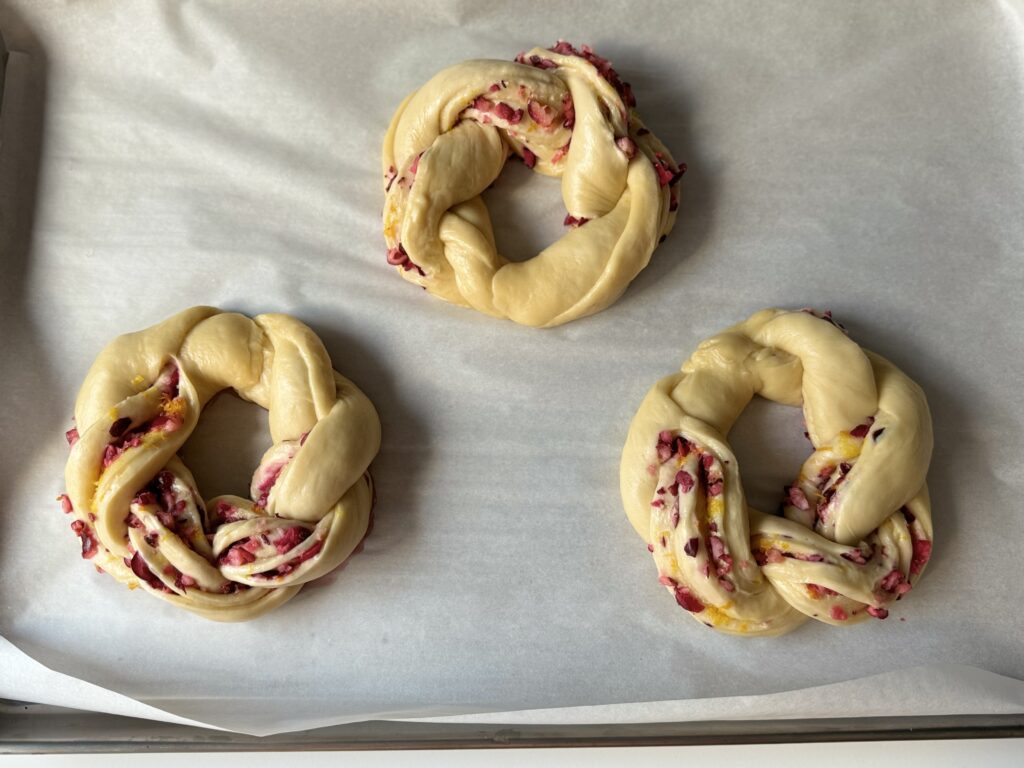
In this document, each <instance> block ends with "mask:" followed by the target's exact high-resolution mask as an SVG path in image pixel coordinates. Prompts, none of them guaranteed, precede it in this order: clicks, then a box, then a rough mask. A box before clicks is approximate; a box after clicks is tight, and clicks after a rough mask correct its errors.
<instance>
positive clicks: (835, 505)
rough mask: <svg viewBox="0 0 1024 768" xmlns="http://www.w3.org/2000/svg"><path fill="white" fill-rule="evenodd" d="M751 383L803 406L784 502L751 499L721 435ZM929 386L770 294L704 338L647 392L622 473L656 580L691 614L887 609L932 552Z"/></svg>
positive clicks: (786, 622) (778, 618) (846, 620)
mask: <svg viewBox="0 0 1024 768" xmlns="http://www.w3.org/2000/svg"><path fill="white" fill-rule="evenodd" d="M754 395H761V396H762V397H765V398H767V399H769V400H774V401H776V402H780V403H785V404H787V405H802V406H803V412H804V418H805V421H806V424H807V434H808V436H809V438H810V440H811V443H812V444H813V445H814V453H813V454H812V455H811V457H810V458H809V459H808V460H807V461H806V462H805V463H804V466H803V467H802V469H801V471H800V476H799V478H798V479H797V481H796V482H795V483H794V484H793V485H792V486H790V488H789V489H788V495H787V498H785V499H784V500H783V513H784V516H783V517H775V516H771V515H766V514H763V513H761V512H758V511H757V510H754V509H752V508H751V507H749V506H748V505H747V503H746V499H745V495H744V492H743V485H742V482H741V480H740V468H739V466H738V464H737V462H736V457H735V455H734V454H733V452H732V449H731V448H730V447H729V443H728V442H727V439H726V437H727V435H728V433H729V430H730V429H731V428H732V425H733V423H734V422H735V421H736V419H737V417H738V416H739V415H740V413H741V412H742V411H743V409H744V408H745V407H746V406H747V403H749V402H750V400H751V398H752V397H753V396H754ZM931 454H932V424H931V416H930V414H929V412H928V404H927V401H926V400H925V396H924V393H923V392H922V391H921V389H920V387H918V386H917V384H915V383H914V382H913V381H911V380H910V379H909V378H907V376H905V375H904V374H903V373H902V372H900V371H899V370H898V369H897V368H896V367H895V366H894V365H893V364H892V363H890V362H888V361H887V360H885V359H883V358H881V357H879V356H878V355H876V354H874V353H872V352H868V351H867V350H864V349H861V348H860V347H859V346H858V345H857V344H856V343H855V342H853V341H852V340H850V338H849V337H848V336H847V335H846V333H845V332H844V331H843V330H842V329H841V328H840V327H838V326H837V325H835V324H834V323H833V322H832V320H831V316H829V315H826V316H824V317H822V316H817V315H815V314H814V313H812V312H810V311H806V310H805V311H800V312H789V311H783V310H778V309H767V310H764V311H762V312H758V313H757V314H755V315H753V316H752V317H751V318H749V319H748V320H746V321H745V322H743V323H740V324H739V325H737V326H734V327H733V328H730V329H728V330H726V331H723V332H722V333H719V334H717V335H716V336H712V337H711V338H710V339H707V340H706V341H704V342H703V343H702V344H701V345H700V347H699V348H698V349H697V351H696V352H695V353H694V354H693V355H692V356H691V357H690V359H689V360H687V361H686V362H685V363H684V364H683V366H682V370H681V371H680V372H679V373H676V374H673V375H672V376H668V377H666V378H664V379H662V380H661V381H659V382H658V383H657V384H655V385H654V387H653V388H652V389H651V391H650V392H648V394H647V397H646V398H644V401H643V403H642V404H641V405H640V409H639V411H638V412H637V414H636V416H635V417H634V419H633V423H632V424H631V425H630V429H629V436H628V437H627V439H626V445H625V448H624V449H623V452H622V465H621V468H620V475H619V477H620V485H621V491H622V501H623V504H624V505H625V509H626V514H627V516H628V517H629V520H630V522H631V523H632V524H633V527H634V528H635V529H636V531H637V533H639V534H640V536H641V537H643V539H644V541H646V542H647V544H648V549H649V550H650V551H651V553H652V554H653V556H654V561H655V563H656V564H657V567H658V576H659V579H660V581H661V583H662V584H663V585H664V586H665V587H666V588H668V589H669V591H670V592H672V593H673V594H674V595H675V597H676V600H677V602H678V603H679V604H680V605H681V606H682V607H683V608H685V609H687V610H688V611H689V612H690V613H691V614H692V615H693V616H694V618H696V619H698V620H699V621H702V622H704V623H705V624H707V625H708V626H711V627H714V628H715V629H719V630H722V631H724V632H729V633H733V634H749V635H779V634H782V633H784V632H788V631H789V630H791V629H793V628H794V627H796V626H798V625H799V624H801V623H802V622H803V621H805V620H806V618H807V617H808V616H809V617H811V618H814V619H817V620H819V621H823V622H827V623H829V624H834V625H837V626H842V625H847V624H853V623H856V622H858V621H861V620H863V619H865V618H868V617H869V616H875V617H876V618H885V617H886V616H887V614H888V608H887V606H889V605H890V603H892V601H894V600H896V599H899V598H900V597H901V596H903V595H904V594H905V593H906V592H908V591H909V590H910V588H911V586H912V585H913V584H914V583H915V582H916V580H917V579H918V577H919V576H920V575H921V572H922V571H923V569H924V567H925V565H926V564H927V562H928V558H929V557H930V555H931V542H932V521H931V506H930V503H929V500H928V489H927V487H926V485H925V474H926V473H927V471H928V464H929V461H930V460H931Z"/></svg>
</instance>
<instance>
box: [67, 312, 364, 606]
mask: <svg viewBox="0 0 1024 768" xmlns="http://www.w3.org/2000/svg"><path fill="white" fill-rule="evenodd" d="M224 389H233V390H234V391H235V392H236V393H238V395H239V396H240V397H242V398H244V399H246V400H250V401H252V402H254V403H256V404H257V405H260V406H261V407H263V408H266V409H267V410H268V411H269V413H270V433H271V437H272V439H273V441H274V444H273V446H272V447H271V448H270V449H269V450H268V451H267V453H266V454H265V455H264V457H263V459H262V460H261V462H260V465H259V467H258V468H257V470H256V472H255V474H254V476H253V483H252V488H251V493H252V500H249V499H242V498H239V497H237V496H219V497H217V498H214V499H211V500H210V501H209V502H208V503H207V504H204V503H203V501H202V497H201V496H200V494H199V492H198V490H197V488H196V484H195V480H194V479H193V477H192V474H191V473H190V472H189V470H188V468H187V467H186V466H185V465H184V463H183V462H182V461H181V460H180V459H178V458H177V456H176V454H177V452H178V450H179V449H180V448H181V446H182V445H183V444H184V443H185V441H186V440H187V439H188V437H189V435H190V434H191V433H192V431H193V429H194V428H195V426H196V424H197V423H198V421H199V417H200V414H201V412H202V409H203V408H204V407H205V406H206V404H207V403H208V402H209V401H210V399H211V398H213V396H214V395H216V394H217V393H218V392H220V391H222V390H224ZM75 420H76V424H77V425H78V427H77V428H75V429H72V430H71V431H70V432H69V441H70V442H71V443H72V447H71V454H70V456H69V458H68V463H67V468H66V471H65V480H66V483H67V495H66V496H64V497H62V500H63V503H64V508H65V511H66V512H69V513H71V514H73V515H74V522H73V523H72V528H73V529H74V530H75V532H76V533H77V534H78V535H79V536H80V537H81V539H82V553H83V556H84V557H87V558H90V559H92V560H93V562H94V563H95V565H96V566H97V567H98V568H100V569H102V570H103V571H106V572H107V573H109V574H111V575H112V576H114V578H116V579H117V580H118V581H121V582H122V583H125V584H127V585H128V586H129V587H131V588H133V589H134V588H135V587H137V586H141V587H143V588H144V589H145V590H146V591H148V592H150V593H151V594H153V595H156V596H157V597H160V598H162V599H164V600H167V601H169V602H171V603H172V604H174V605H177V606H179V607H182V608H186V609H188V610H190V611H193V612H195V613H198V614H200V615H202V616H205V617H206V618H210V619H215V620H218V621H241V620H246V619H250V618H254V617H255V616H257V615H259V614H261V613H264V612H266V611H268V610H270V609H272V608H274V607H276V606H278V605H280V604H282V603H284V602H285V601H287V600H288V599H290V598H291V597H292V596H294V595H295V594H296V593H297V592H298V590H299V589H300V587H301V585H302V584H304V583H306V582H308V581H311V580H313V579H315V578H318V577H319V576H322V575H323V574H325V573H327V572H329V571H331V570H333V569H334V568H336V567H337V566H338V565H340V564H341V563H342V562H344V561H345V559H346V558H348V556H349V555H350V554H352V552H353V551H354V550H355V549H356V548H357V546H358V545H359V544H360V542H361V541H362V539H363V537H364V535H365V534H366V532H367V529H368V526H369V522H370V512H371V506H372V484H371V480H370V476H369V474H368V472H367V468H368V467H369V464H370V461H371V460H372V459H373V457H374V456H375V455H376V453H377V450H378V449H379V446H380V422H379V420H378V417H377V413H376V411H375V410H374V408H373V405H372V404H371V403H370V401H369V400H368V399H367V398H366V396H365V395H364V394H363V393H362V392H360V391H359V389H358V388H356V386H355V385H354V384H352V383H351V382H350V381H348V380H347V379H345V378H344V377H343V376H341V374H339V373H337V372H336V371H334V370H333V369H332V367H331V362H330V359H329V357H328V355H327V351H326V350H325V349H324V347H323V344H322V342H321V341H320V339H319V338H317V336H316V335H315V334H314V333H313V332H312V331H311V330H310V329H309V328H308V327H306V326H305V325H303V324H302V323H300V322H299V321H297V320H295V319H293V318H291V317H288V316H286V315H260V316H258V317H256V318H254V319H249V318H248V317H245V316H243V315H238V314H232V313H224V312H221V311H220V310H218V309H214V308H212V307H194V308H192V309H188V310H185V311H184V312H181V313H179V314H177V315H175V316H173V317H171V318H169V319H167V320H165V321H163V322H162V323H159V324H158V325H155V326H153V327H151V328H147V329H145V330H143V331H139V332H136V333H131V334H127V335H124V336H121V337H119V338H117V339H115V340H114V341H113V342H111V343H110V344H109V345H108V346H107V347H106V349H104V350H103V351H102V352H101V353H100V355H99V356H98V357H97V359H96V361H95V363H93V366H92V368H91V369H90V371H89V373H88V374H87V376H86V378H85V381H84V382H83V384H82V388H81V390H80V392H79V395H78V400H77V402H76V406H75ZM79 430H81V434H80V436H79Z"/></svg>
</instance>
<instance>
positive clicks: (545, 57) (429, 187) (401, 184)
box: [383, 41, 685, 327]
mask: <svg viewBox="0 0 1024 768" xmlns="http://www.w3.org/2000/svg"><path fill="white" fill-rule="evenodd" d="M635 107H636V100H635V99H634V97H633V92H632V90H631V89H630V87H629V84H628V83H624V82H622V81H621V80H620V79H619V76H618V74H617V73H616V72H615V70H614V69H612V67H611V64H610V62H609V61H608V60H607V59H603V58H601V57H600V56H597V55H595V54H594V52H593V51H592V50H591V49H590V48H589V47H587V46H583V47H582V49H581V50H576V49H575V48H573V46H571V45H570V44H569V43H566V42H564V41H559V42H558V44H556V45H555V46H554V47H553V48H552V49H551V50H545V49H543V48H535V49H533V50H532V51H530V52H529V53H521V54H519V56H518V57H517V59H516V61H514V62H503V61H494V60H477V61H467V62H464V63H462V64H457V65H455V66H453V67H449V68H448V69H445V70H443V71H441V72H440V73H438V74H437V75H435V76H434V77H433V78H432V79H431V80H430V81H429V82H427V84H426V85H424V86H423V87H422V88H420V89H419V90H418V91H416V92H414V93H413V94H411V95H410V96H409V97H408V98H406V99H405V101H403V102H402V104H401V105H400V106H399V107H398V110H397V111H396V112H395V115H394V117H393V118H392V120H391V126H390V127H389V128H388V132H387V136H386V137H385V139H384V150H383V171H384V187H385V192H386V200H385V203H384V238H385V240H386V241H387V246H388V263H390V264H393V265H395V266H396V267H397V268H398V271H399V274H401V275H402V277H404V278H405V279H406V280H409V281H410V282H413V283H416V284H417V285H420V286H422V287H423V288H425V289H426V290H427V291H429V292H430V293H432V294H434V295H435V296H438V297H440V298H442V299H445V300H446V301H450V302H452V303H453V304H458V305H460V306H464V307H472V308H473V309H476V310H479V311H480V312H483V313H485V314H488V315H492V316H494V317H507V318H510V319H512V320H514V321H515V322H517V323H522V324H523V325H531V326H538V327H549V326H555V325H561V324H562V323H567V322H569V321H570V320H575V319H577V318H579V317H586V316H587V315H591V314H594V313H595V312H600V311H601V310H602V309H605V308H606V307H608V306H610V305H611V304H613V303H614V302H615V300H616V299H618V298H619V296H621V295H622V292H623V291H625V290H626V287H627V286H628V285H629V283H630V282H631V281H632V280H633V278H635V277H636V276H637V275H638V274H639V273H640V271H641V270H642V269H643V268H644V267H646V266H647V263H648V261H650V258H651V254H652V253H653V252H654V249H655V248H656V247H657V245H658V243H659V242H660V241H661V240H662V239H664V237H665V236H666V235H667V234H668V232H669V231H670V230H671V229H672V225H673V224H674V222H675V216H676V214H675V211H676V208H677V207H678V198H677V194H678V189H677V186H676V185H677V183H678V181H679V178H680V177H681V176H682V174H683V171H684V170H685V166H680V165H677V164H676V162H675V160H673V159H672V155H671V154H670V153H669V151H668V150H667V149H666V148H665V146H664V145H663V144H662V143H661V142H660V141H658V139H656V138H655V137H654V135H653V134H652V133H651V132H650V131H649V130H647V128H645V127H644V124H643V123H642V122H641V121H640V118H639V117H638V116H637V113H636V109H635ZM510 152H511V153H514V154H516V155H518V156H519V157H521V158H522V159H523V162H524V163H526V165H527V166H528V167H529V168H532V169H534V170H535V171H537V172H538V173H542V174H544V175H545V176H554V177H558V178H561V180H562V198H563V199H564V201H565V207H566V208H567V209H568V211H569V215H568V216H567V217H566V219H565V224H566V225H567V226H571V227H572V229H571V230H570V231H569V232H568V233H566V234H565V235H564V236H563V237H562V238H561V239H559V240H558V241H556V242H555V243H554V244H552V245H551V246H550V247H548V248H546V249H544V250H543V251H542V252H541V253H539V254H538V255H537V256H535V257H534V258H532V259H530V260H529V261H526V262H522V263H509V262H508V261H506V260H505V259H504V258H502V257H501V256H500V255H499V254H498V252H497V248H496V245H495V242H494V233H493V231H492V229H491V221H490V217H489V215H488V213H487V207H486V206H485V205H484V203H483V201H482V200H481V198H480V194H481V193H482V192H483V191H484V190H485V189H487V187H489V186H490V185H491V183H492V182H493V181H494V180H495V179H496V178H497V177H498V174H500V173H501V169H502V167H503V166H504V165H505V161H506V159H507V158H508V156H509V154H510Z"/></svg>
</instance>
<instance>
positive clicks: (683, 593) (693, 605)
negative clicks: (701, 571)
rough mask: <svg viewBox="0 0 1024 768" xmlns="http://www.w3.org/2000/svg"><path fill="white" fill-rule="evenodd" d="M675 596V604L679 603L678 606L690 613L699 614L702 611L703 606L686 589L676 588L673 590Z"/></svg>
mask: <svg viewBox="0 0 1024 768" xmlns="http://www.w3.org/2000/svg"><path fill="white" fill-rule="evenodd" d="M675 594H676V602H677V603H679V606H680V607H681V608H685V609H686V610H688V611H690V613H700V612H701V611H703V610H704V604H703V603H702V602H701V601H700V600H698V599H697V597H696V596H695V595H693V594H692V593H691V592H690V590H688V589H687V588H686V587H683V586H677V587H676V588H675Z"/></svg>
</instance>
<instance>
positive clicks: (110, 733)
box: [0, 700, 1024, 754]
mask: <svg viewBox="0 0 1024 768" xmlns="http://www.w3.org/2000/svg"><path fill="white" fill-rule="evenodd" d="M1021 737H1024V712H1020V713H1017V714H1003V715H962V714H961V715H925V716H908V717H854V718H810V719H780V720H708V721H686V722H664V723H640V724H608V725H601V724H591V725H502V724H486V725H480V724H472V723H416V722H409V721H395V720H369V721H364V722H360V723H349V724H346V725H338V726H328V727H325V728H317V729H313V730H308V731H295V732H291V733H283V734H277V735H273V736H262V737H260V736H247V735H244V734H238V733H232V732H228V731H216V730H209V729H205V728H198V727H194V726H186V725H177V724H174V723H163V722H157V721H151V720H141V719H137V718H129V717H123V716H118V715H107V714H102V713H96V712H83V711H80V710H73V709H66V708H62V707H52V706H48V705H40V704H31V703H27V702H16V701H6V700H0V754H100V753H105V754H110V753H133V752H254V751H272V752H301V751H352V750H411V749H419V750H421V749H489V748H530V747H534V748H546V747H560V748H574V747H613V746H615V747H619V746H621V747H640V746H697V745H700V746H707V745H715V744H781V743H809V742H857V741H919V740H935V739H993V738H1021Z"/></svg>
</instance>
